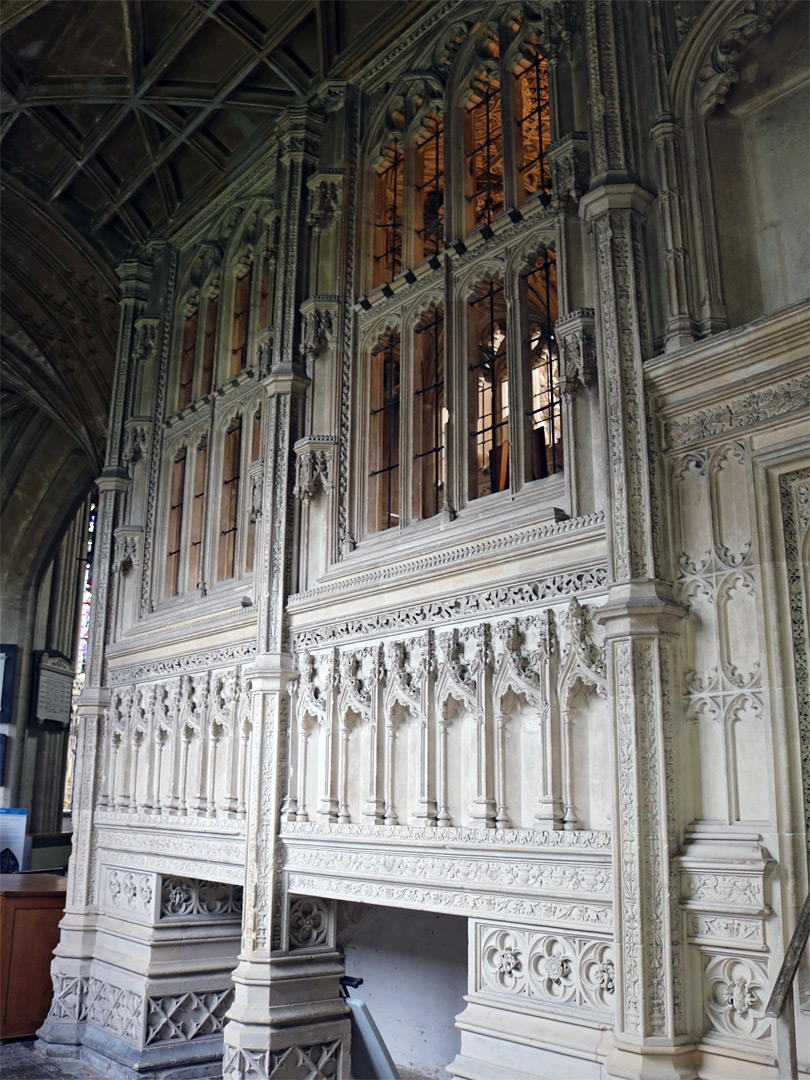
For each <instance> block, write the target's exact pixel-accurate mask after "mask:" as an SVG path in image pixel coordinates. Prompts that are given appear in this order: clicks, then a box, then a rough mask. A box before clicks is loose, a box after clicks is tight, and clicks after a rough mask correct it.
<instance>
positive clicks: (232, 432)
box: [217, 416, 242, 581]
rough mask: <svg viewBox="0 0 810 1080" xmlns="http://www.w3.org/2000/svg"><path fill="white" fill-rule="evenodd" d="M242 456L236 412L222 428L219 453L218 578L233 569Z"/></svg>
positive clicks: (230, 576) (238, 418)
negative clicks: (222, 437) (220, 479)
mask: <svg viewBox="0 0 810 1080" xmlns="http://www.w3.org/2000/svg"><path fill="white" fill-rule="evenodd" d="M241 460H242V417H241V416H236V417H235V418H234V419H233V420H232V421H231V423H230V424H229V426H228V429H227V431H226V432H225V444H224V447H223V455H222V491H221V495H220V516H219V558H218V573H217V577H218V578H219V580H220V581H223V580H225V579H226V578H232V577H233V576H234V575H235V573H236V550H237V548H236V541H237V536H238V533H239V481H240V478H241Z"/></svg>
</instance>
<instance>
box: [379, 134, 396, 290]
mask: <svg viewBox="0 0 810 1080" xmlns="http://www.w3.org/2000/svg"><path fill="white" fill-rule="evenodd" d="M390 153H391V157H389V159H388V164H387V165H385V166H383V167H382V168H381V169H379V170H378V172H377V182H378V184H379V185H380V187H379V189H378V191H379V195H378V197H381V198H383V200H384V205H383V208H382V213H381V214H380V215H379V216H380V217H381V218H382V219H383V220H381V221H378V222H375V228H377V229H381V230H382V232H383V250H382V251H381V252H380V254H379V255H375V256H374V259H375V262H378V263H381V264H382V266H383V268H384V269H385V270H386V271H387V272H388V275H389V276H390V277H395V276H396V275H397V274H398V273H399V272H400V270H401V269H402V201H401V191H400V186H401V183H402V160H403V158H402V152H401V151H400V150H399V149H397V147H395V146H394V147H391V151H390ZM389 191H390V202H389Z"/></svg>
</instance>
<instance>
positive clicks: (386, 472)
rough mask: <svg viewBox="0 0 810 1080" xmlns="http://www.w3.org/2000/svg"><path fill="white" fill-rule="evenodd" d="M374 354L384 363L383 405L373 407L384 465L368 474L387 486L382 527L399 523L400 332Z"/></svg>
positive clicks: (387, 340)
mask: <svg viewBox="0 0 810 1080" xmlns="http://www.w3.org/2000/svg"><path fill="white" fill-rule="evenodd" d="M372 355H373V356H375V357H376V358H378V360H377V362H378V363H379V362H381V363H382V376H383V384H382V404H381V405H380V406H379V407H378V408H376V409H372V410H371V416H372V418H374V417H379V419H380V421H381V426H382V439H381V440H380V446H379V449H380V458H381V461H382V465H381V467H380V468H379V469H375V470H374V471H373V472H371V473H370V474H369V475H370V477H372V478H373V477H375V476H381V477H383V479H382V481H381V482H382V484H383V485H384V500H383V505H384V511H383V523H382V524H381V526H380V527H381V528H382V529H390V528H391V526H392V525H398V524H399V502H398V500H397V499H396V498H395V491H394V474H395V472H396V470H397V469H398V468H399V403H400V402H399V335H398V334H396V333H395V332H394V331H391V332H390V333H389V334H387V335H386V337H385V338H383V339H382V340H381V341H380V342H379V344H378V345H377V347H376V349H375V350H374V352H373V354H372Z"/></svg>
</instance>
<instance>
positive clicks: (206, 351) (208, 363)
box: [200, 296, 219, 394]
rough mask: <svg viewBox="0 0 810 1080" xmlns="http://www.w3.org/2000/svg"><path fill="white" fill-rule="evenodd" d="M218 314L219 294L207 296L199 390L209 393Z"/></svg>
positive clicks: (212, 372) (212, 376) (211, 381)
mask: <svg viewBox="0 0 810 1080" xmlns="http://www.w3.org/2000/svg"><path fill="white" fill-rule="evenodd" d="M218 316H219V296H209V297H208V304H207V305H206V308H205V333H204V336H203V362H202V371H201V379H200V390H201V392H202V393H203V394H210V393H211V384H212V383H213V379H214V348H215V346H216V337H217V318H218Z"/></svg>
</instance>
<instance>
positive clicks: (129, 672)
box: [110, 641, 256, 686]
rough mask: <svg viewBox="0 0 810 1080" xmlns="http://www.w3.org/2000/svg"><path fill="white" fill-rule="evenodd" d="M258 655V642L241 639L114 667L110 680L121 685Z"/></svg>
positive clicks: (241, 660)
mask: <svg viewBox="0 0 810 1080" xmlns="http://www.w3.org/2000/svg"><path fill="white" fill-rule="evenodd" d="M255 655H256V644H255V642H253V641H246V642H240V643H239V644H236V645H226V646H224V647H223V648H221V649H210V650H206V651H204V652H196V653H195V652H189V653H184V654H183V656H178V657H175V658H173V659H170V660H157V661H154V662H152V663H143V664H133V665H131V666H128V667H115V668H111V670H110V682H111V684H112V685H113V686H121V685H123V684H125V683H132V682H141V681H142V680H145V679H159V678H161V677H164V676H167V675H168V676H171V675H180V674H184V673H187V672H194V671H203V670H205V669H207V668H216V667H219V666H220V665H222V664H228V663H242V662H244V661H250V660H252V659H253V658H254V656H255Z"/></svg>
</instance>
